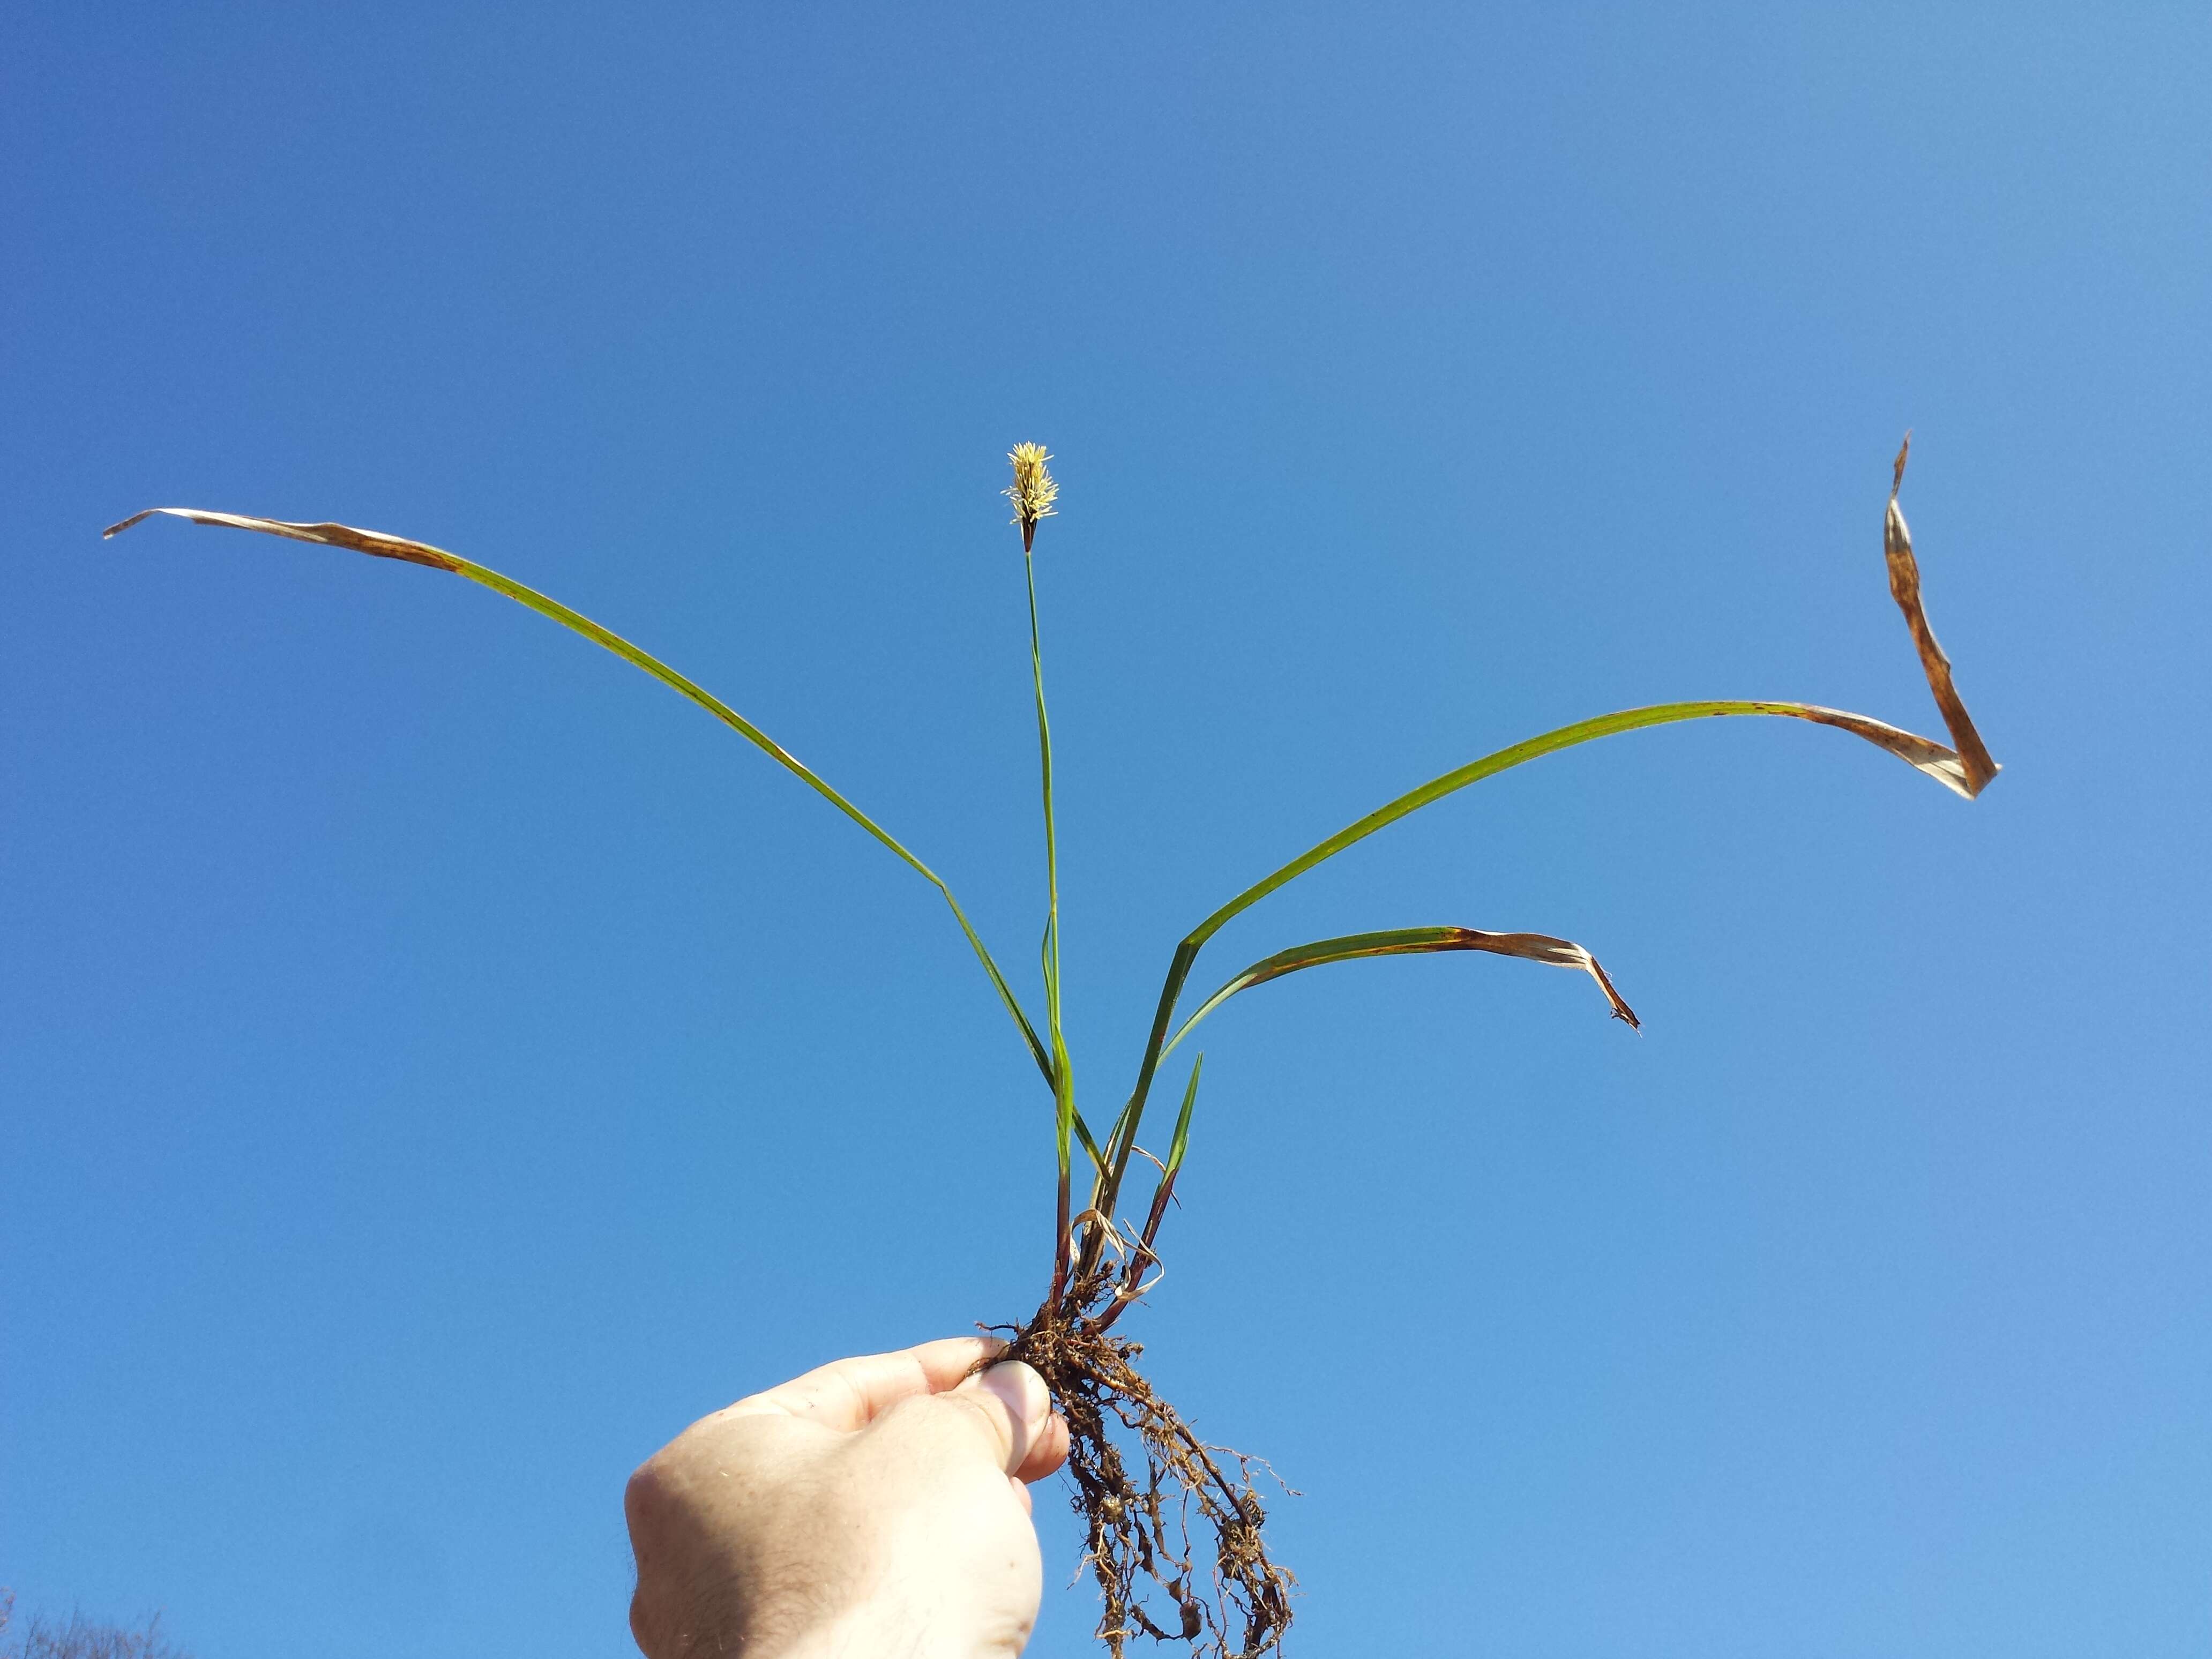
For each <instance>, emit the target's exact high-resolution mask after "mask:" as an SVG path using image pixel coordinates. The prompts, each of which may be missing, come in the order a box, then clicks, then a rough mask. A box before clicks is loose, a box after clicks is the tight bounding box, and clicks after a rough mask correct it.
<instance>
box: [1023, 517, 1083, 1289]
mask: <svg viewBox="0 0 2212 1659" xmlns="http://www.w3.org/2000/svg"><path fill="white" fill-rule="evenodd" d="M1022 574H1023V576H1024V579H1025V580H1026V581H1027V584H1028V586H1029V598H1030V684H1032V685H1033V686H1034V687H1035V688H1036V718H1037V774H1038V779H1039V781H1040V784H1041V786H1042V788H1041V793H1042V796H1043V800H1044V878H1045V904H1046V908H1045V923H1044V946H1043V951H1042V955H1043V968H1044V1023H1045V1034H1046V1037H1047V1040H1048V1042H1050V1043H1051V1045H1052V1070H1051V1073H1050V1077H1051V1079H1052V1099H1053V1113H1054V1143H1055V1150H1056V1151H1057V1152H1058V1155H1059V1159H1060V1198H1059V1202H1058V1204H1057V1206H1055V1214H1054V1224H1053V1225H1054V1232H1053V1247H1052V1291H1051V1294H1050V1295H1049V1296H1048V1297H1046V1299H1045V1305H1046V1306H1047V1307H1048V1308H1049V1307H1056V1306H1058V1305H1059V1303H1060V1292H1061V1291H1063V1290H1064V1289H1065V1288H1066V1283H1067V1226H1068V1210H1069V1198H1070V1194H1069V1185H1070V1180H1071V1174H1072V1171H1071V1167H1070V1166H1071V1158H1070V1153H1071V1152H1072V1150H1073V1149H1072V1145H1071V1143H1072V1142H1073V1138H1074V1130H1075V1078H1074V1071H1073V1066H1072V1065H1071V1064H1070V1062H1069V1060H1068V1055H1067V1036H1066V1028H1065V1027H1064V1026H1063V1025H1062V1024H1061V1022H1060V831H1059V825H1058V823H1057V821H1056V819H1055V818H1054V813H1053V801H1052V720H1051V717H1050V716H1049V715H1048V714H1047V713H1046V712H1045V702H1044V646H1043V640H1042V631H1041V630H1040V629H1039V628H1038V625H1037V597H1036V557H1035V556H1034V555H1032V554H1031V553H1030V535H1029V534H1024V536H1023V538H1022ZM1086 1139H1088V1137H1087V1136H1086Z"/></svg>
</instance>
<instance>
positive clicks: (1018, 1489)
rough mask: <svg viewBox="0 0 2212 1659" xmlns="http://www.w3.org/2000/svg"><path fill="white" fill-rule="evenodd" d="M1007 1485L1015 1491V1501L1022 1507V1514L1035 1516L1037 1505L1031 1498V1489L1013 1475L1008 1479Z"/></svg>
mask: <svg viewBox="0 0 2212 1659" xmlns="http://www.w3.org/2000/svg"><path fill="white" fill-rule="evenodd" d="M1006 1484H1007V1485H1008V1486H1012V1488H1013V1489H1014V1501H1015V1502H1016V1503H1018V1504H1020V1505H1021V1506H1022V1513H1023V1514H1024V1515H1035V1514H1036V1503H1035V1501H1034V1500H1033V1499H1031V1498H1030V1489H1029V1488H1028V1487H1027V1486H1024V1485H1023V1484H1022V1483H1021V1482H1020V1481H1019V1480H1017V1479H1015V1478H1014V1477H1013V1476H1012V1475H1011V1474H1010V1475H1008V1476H1007V1477H1006Z"/></svg>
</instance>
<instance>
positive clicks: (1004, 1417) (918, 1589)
mask: <svg viewBox="0 0 2212 1659" xmlns="http://www.w3.org/2000/svg"><path fill="white" fill-rule="evenodd" d="M1004 1346H1005V1344H1004V1343H1002V1342H999V1341H997V1340H987V1339H984V1338H979V1337H955V1338H951V1339H950V1340H945V1341H941V1342H925V1343H923V1344H922V1345H921V1346H920V1347H915V1348H907V1349H904V1350H902V1352H897V1353H884V1354H872V1355H869V1356H867V1357H866V1358H859V1359H841V1360H839V1361H838V1362H837V1363H836V1364H831V1365H824V1366H823V1367H822V1368H821V1369H820V1370H811V1371H809V1372H807V1373H806V1375H805V1376H800V1377H796V1378H794V1379H793V1380H792V1381H791V1382H789V1383H784V1384H783V1385H782V1386H781V1388H775V1389H769V1391H768V1392H767V1393H765V1394H757V1395H752V1396H750V1398H748V1399H744V1400H740V1401H738V1403H737V1404H736V1405H734V1406H731V1407H726V1409H724V1410H722V1411H719V1412H716V1413H714V1414H713V1415H712V1416H710V1417H703V1418H702V1419H699V1421H697V1422H696V1423H694V1424H693V1425H691V1426H690V1428H688V1429H686V1430H684V1432H683V1433H682V1434H680V1435H678V1436H677V1437H676V1438H675V1439H673V1440H671V1441H670V1442H669V1443H668V1444H667V1445H665V1446H664V1447H662V1448H661V1449H659V1451H658V1452H656V1453H654V1454H653V1456H652V1457H651V1458H649V1459H647V1462H645V1464H644V1466H643V1467H641V1468H640V1469H639V1470H638V1471H637V1473H636V1474H634V1475H632V1476H631V1477H630V1480H629V1491H628V1492H626V1493H625V1494H624V1495H623V1509H624V1510H625V1511H626V1512H627V1513H628V1516H629V1535H630V1546H631V1548H632V1549H633V1550H634V1551H635V1553H636V1556H637V1593H636V1595H635V1596H633V1597H632V1598H631V1601H630V1610H629V1622H630V1630H631V1632H632V1633H633V1634H635V1636H636V1638H637V1644H638V1646H639V1647H640V1648H641V1649H642V1650H644V1652H645V1653H646V1655H647V1659H691V1656H694V1655H708V1654H742V1655H744V1656H745V1659H833V1656H846V1655H850V1656H854V1659H862V1656H866V1659H894V1656H895V1659H984V1656H1001V1655H1011V1654H1018V1653H1019V1652H1020V1651H1021V1650H1022V1648H1023V1646H1024V1644H1026V1643H1027V1642H1028V1640H1029V1637H1030V1629H1031V1627H1032V1626H1034V1625H1035V1624H1036V1612H1037V1601H1038V1598H1039V1596H1040V1595H1041V1594H1042V1589H1043V1576H1044V1570H1043V1565H1042V1561H1041V1560H1040V1559H1039V1557H1038V1554H1037V1542H1036V1528H1034V1527H1033V1526H1032V1525H1031V1524H1030V1494H1029V1488H1028V1487H1027V1486H1024V1484H1023V1483H1024V1481H1028V1480H1042V1479H1043V1478H1044V1477H1045V1476H1046V1475H1048V1474H1051V1473H1052V1472H1053V1471H1054V1469H1057V1468H1059V1467H1060V1464H1061V1463H1062V1462H1065V1461H1066V1457H1067V1425H1066V1423H1064V1422H1062V1421H1061V1420H1060V1418H1059V1417H1058V1416H1057V1415H1055V1414H1054V1412H1053V1410H1052V1400H1051V1396H1050V1395H1048V1393H1047V1392H1046V1389H1045V1386H1044V1383H1043V1380H1042V1378H1040V1377H1039V1376H1037V1374H1036V1372H1035V1371H1033V1370H1030V1368H1029V1367H1028V1366H1027V1365H1024V1364H1021V1363H1020V1362H1019V1361H1018V1360H1017V1361H1011V1362H1008V1363H1006V1364H999V1365H994V1366H993V1367H992V1368H991V1369H990V1370H987V1371H983V1372H981V1373H980V1374H978V1375H974V1376H971V1375H970V1374H969V1373H970V1372H971V1371H973V1370H975V1365H976V1364H977V1363H978V1362H979V1361H981V1360H983V1359H986V1358H989V1357H990V1356H992V1355H994V1354H995V1353H997V1352H1000V1350H1001V1349H1002V1348H1003V1347H1004Z"/></svg>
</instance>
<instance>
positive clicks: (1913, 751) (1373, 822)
mask: <svg viewBox="0 0 2212 1659" xmlns="http://www.w3.org/2000/svg"><path fill="white" fill-rule="evenodd" d="M1910 447H1911V434H1909V433H1908V434H1907V435H1906V439H1905V447H1904V448H1900V449H1899V451H1898V454H1897V461H1896V464H1895V466H1894V468H1893V471H1892V474H1891V478H1890V493H1889V504H1888V507H1887V512H1886V513H1885V515H1884V519H1883V527H1882V551H1883V556H1884V559H1885V561H1886V562H1887V566H1888V571H1889V583H1890V593H1891V596H1892V597H1893V599H1896V601H1897V604H1898V607H1899V610H1901V611H1903V612H1904V613H1905V625H1906V627H1907V629H1909V630H1910V631H1911V635H1912V640H1913V644H1914V647H1915V648H1916V650H1917V652H1918V653H1919V657H1920V663H1921V667H1922V670H1923V672H1924V673H1925V675H1926V676H1927V679H1928V689H1929V693H1930V695H1931V696H1934V697H1935V699H1936V707H1937V708H1939V709H1940V710H1941V711H1942V715H1943V720H1944V724H1945V726H1946V727H1947V728H1948V731H1949V732H1950V733H1951V735H1952V738H1953V741H1954V742H1955V743H1957V744H1958V745H1959V747H1958V748H1957V749H1955V750H1954V749H1947V748H1945V747H1944V746H1943V745H1942V744H1940V743H1937V742H1936V741H1935V740H1934V739H1932V738H1923V737H1921V736H1920V735H1918V734H1917V732H1907V731H1905V730H1903V729H1901V728H1900V727H1898V726H1891V725H1889V724H1888V723H1887V721H1884V720H1872V719H1869V717H1868V716H1866V715H1864V714H1851V713H1849V712H1848V711H1846V710H1844V709H1840V708H1824V707H1822V706H1821V705H1820V704H1819V703H1809V702H1748V701H1727V702H1668V703H1656V704H1654V705H1652V706H1651V707H1650V708H1626V709H1622V710H1620V712H1619V713H1617V714H1601V715H1599V716H1597V717H1596V718H1595V720H1578V721H1577V722H1576V723H1575V724H1574V725H1572V726H1561V727H1559V729H1558V730H1557V731H1554V732H1545V733H1544V734H1543V735H1542V736H1541V737H1534V738H1528V739H1527V740H1526V741H1525V742H1522V743H1516V744H1513V745H1512V746H1511V747H1510V748H1507V749H1500V750H1497V751H1496V752H1494V753H1492V754H1488V755H1485V756H1483V757H1481V758H1480V759H1479V760H1474V761H1469V762H1468V763H1467V764H1466V765H1465V766H1462V767H1457V768H1455V769H1453V770H1451V771H1449V772H1446V773H1444V774H1443V775H1442V776H1440V777H1435V778H1431V779H1430V780H1429V781H1428V782H1426V783H1425V784H1422V785H1420V786H1419V787H1416V788H1413V789H1409V790H1407V792H1406V793H1404V794H1402V795H1401V796H1399V797H1398V798H1397V799H1395V800H1392V801H1389V802H1386V803H1385V804H1384V805H1381V806H1378V807H1377V808H1376V809H1375V811H1372V812H1370V813H1369V814H1368V815H1367V816H1366V817H1363V818H1360V819H1359V820H1358V821H1357V822H1356V823H1350V824H1347V825H1346V826H1345V828H1343V829H1340V830H1338V831H1337V832H1336V834H1334V836H1330V837H1329V838H1328V840H1326V841H1324V842H1320V843H1318V844H1317V845H1316V846H1314V847H1311V848H1308V849H1307V850H1306V851H1305V852H1304V853H1301V854H1299V855H1298V856H1297V858H1294V859H1292V860H1291V861H1290V862H1289V863H1288V864H1285V865H1284V866H1282V867H1281V868H1280V869H1279V870H1276V871H1274V872H1273V873H1271V874H1269V875H1267V876H1266V877H1264V878H1261V880H1259V881H1257V882H1255V883H1254V884H1252V885H1251V886H1249V887H1248V888H1246V889H1245V890H1243V892H1241V893H1239V894H1237V896H1236V897H1234V898H1232V899H1231V900H1230V901H1229V902H1227V903H1226V904H1225V905H1223V906H1222V907H1221V908H1219V909H1218V910H1216V911H1215V912H1214V913H1213V914H1212V915H1210V916H1208V917H1206V920H1205V921H1201V922H1200V923H1199V925H1198V926H1197V927H1194V928H1193V929H1192V930H1191V931H1190V933H1188V934H1187V935H1185V936H1184V938H1183V939H1182V942H1181V943H1180V944H1178V945H1176V952H1175V957H1174V959H1173V960H1172V961H1171V962H1170V963H1169V964H1168V973H1167V979H1166V981H1165V982H1164V984H1163V985H1162V986H1161V987H1160V1000H1159V1004H1158V1007H1157V1008H1156V1009H1155V1010H1154V1011H1153V1015H1152V1032H1151V1034H1150V1036H1149V1037H1148V1038H1147V1040H1146V1045H1145V1054H1144V1059H1143V1060H1142V1061H1141V1062H1139V1066H1138V1072H1137V1083H1136V1086H1135V1087H1134V1088H1133V1089H1132V1090H1131V1091H1130V1093H1129V1098H1128V1101H1127V1103H1126V1104H1125V1105H1124V1106H1123V1107H1122V1108H1121V1114H1120V1115H1119V1116H1118V1117H1116V1119H1115V1123H1114V1127H1113V1128H1112V1130H1111V1131H1109V1133H1108V1135H1107V1137H1106V1145H1107V1148H1108V1151H1109V1152H1111V1153H1113V1154H1114V1155H1115V1156H1114V1165H1113V1168H1112V1170H1109V1172H1108V1173H1107V1174H1106V1176H1104V1177H1103V1179H1102V1181H1101V1182H1100V1192H1099V1198H1100V1200H1101V1207H1103V1208H1108V1209H1110V1207H1111V1206H1112V1205H1113V1203H1114V1202H1115V1200H1117V1199H1118V1198H1119V1196H1120V1193H1121V1181H1122V1178H1123V1176H1125V1175H1126V1173H1127V1169H1128V1163H1129V1149H1130V1148H1131V1147H1133V1146H1134V1145H1135V1143H1136V1131H1137V1124H1138V1121H1139V1119H1140V1118H1141V1117H1142V1116H1143V1115H1144V1110H1145V1103H1146V1098H1147V1097H1149V1096H1150V1094H1151V1092H1152V1077H1153V1073H1154V1072H1155V1071H1156V1070H1157V1068H1158V1065H1159V1060H1160V1056H1161V1054H1163V1053H1164V1052H1165V1045H1166V1043H1167V1041H1168V1036H1169V1031H1170V1027H1171V1025H1172V1024H1173V1021H1174V1018H1175V1012H1176V1003H1177V1001H1178V1000H1180V998H1181V997H1182V989H1183V985H1184V982H1185V981H1186V980H1188V977H1189V975H1190V969H1191V966H1192V964H1193V963H1194V962H1195V961H1196V960H1197V959H1198V953H1199V951H1200V950H1202V949H1203V948H1204V947H1205V945H1206V941H1207V940H1209V939H1212V937H1213V936H1214V934H1216V933H1219V932H1220V931H1221V929H1222V928H1223V927H1225V926H1226V925H1227V924H1228V923H1229V922H1230V921H1232V920H1233V919H1234V918H1236V917H1237V916H1238V915H1242V914H1243V912H1244V911H1246V910H1248V909H1249V908H1251V907H1252V906H1253V905H1255V904H1257V903H1258V902H1260V901H1261V899H1263V898H1265V897H1267V896H1268V895H1269V894H1270V893H1273V892H1274V891H1276V890H1278V889H1279V888H1282V887H1285V886H1286V885H1288V884H1290V883H1291V882H1293V881H1295V880H1297V878H1299V877H1300V876H1302V875H1304V874H1305V873H1306V872H1308V871H1309V870H1311V869H1313V868H1314V867H1315V866H1317V865H1320V864H1322V863H1324V862H1326V861H1327V860H1329V859H1332V858H1334V857H1335V856H1336V855H1337V854H1339V853H1341V852H1343V851H1344V850H1345V849H1346V848H1348V847H1352V846H1356V845H1357V844H1358V843H1359V842H1363V841H1364V840H1366V839H1367V837H1368V836H1371V835H1373V834H1375V832H1376V830H1378V829H1387V828H1389V826H1390V825H1391V824H1394V823H1397V822H1398V820H1399V819H1401V818H1402V817H1408V816H1410V815H1411V814H1413V813H1414V812H1418V811H1420V810H1421V809H1422V808H1423V807H1425V806H1430V805H1434V804H1435V803H1436V802H1437V801H1440V800H1442V799H1444V798H1445V797H1446V796H1447V795H1451V794H1455V793H1457V792H1458V791H1460V790H1462V789H1464V788H1466V787H1468V785H1469V784H1473V783H1479V782H1480V781H1482V780H1483V779H1485V778H1490V777H1495V776H1496V775H1498V773H1500V772H1504V771H1507V770H1510V769H1512V768H1513V767H1516V766H1520V765H1522V764H1524V763H1527V762H1528V761H1532V760H1536V759H1539V758H1541V757H1543V756H1546V755H1554V754H1557V753H1559V751H1560V750H1563V749H1572V748H1574V747H1576V746H1577V744H1585V743H1590V742H1593V741H1595V739H1597V738H1607V737H1613V736H1614V735H1616V734H1618V733H1620V732H1636V731H1641V730H1643V729H1644V728H1645V727H1648V726H1667V725H1671V724H1673V723H1674V722H1676V721H1678V720H1706V719H1713V718H1719V717H1725V716H1729V715H1735V714H1765V715H1776V716H1779V717H1781V718H1783V719H1785V720H1808V721H1810V722H1812V723H1813V724H1814V725H1818V726H1834V727H1835V728H1837V730H1838V731H1842V732H1850V733H1851V735H1852V736H1854V737H1857V738H1863V739H1865V740H1866V741H1867V742H1869V743H1871V744H1874V745H1875V747H1877V748H1880V749H1884V750H1887V751H1888V752H1889V753H1891V754H1893V755H1895V756H1896V757H1898V758H1899V760H1901V761H1903V762H1904V763H1905V764H1906V765H1908V766H1910V767H1911V768H1912V769H1914V770H1915V771H1918V772H1924V773H1926V774H1927V775H1929V777H1931V778H1933V779H1935V780H1936V782H1938V783H1940V784H1942V786H1943V787H1945V788H1947V789H1948V790H1950V791H1952V792H1953V793H1955V794H1959V795H1961V796H1964V797H1965V798H1966V799H1968V800H1972V799H1973V798H1974V797H1975V796H1977V795H1978V794H1980V793H1981V792H1982V791H1983V790H1984V788H1986V787H1988V786H1989V782H1990V779H1992V778H1994V777H1995V776H1996V774H1997V770H1998V768H1997V763H1996V761H1995V760H1993V759H1991V758H1990V753H1989V750H1987V749H1986V748H1984V746H1983V744H1982V740H1981V736H1980V734H1979V733H1978V732H1976V731H1975V729H1974V724H1973V721H1972V720H1971V719H1969V718H1968V717H1967V714H1966V705H1965V703H1964V702H1962V701H1961V700H1960V697H1959V694H1958V691H1957V690H1956V688H1955V687H1954V685H1953V684H1952V681H1951V664H1950V659H1948V657H1946V656H1945V655H1944V654H1943V652H1942V647H1940V646H1938V645H1937V644H1936V636H1935V635H1934V633H1933V632H1932V631H1931V630H1930V629H1929V626H1928V619H1927V614H1926V611H1925V609H1924V607H1923V604H1922V600H1921V596H1920V568H1919V564H1918V562H1917V560H1916V559H1915V558H1914V556H1913V552H1912V539H1911V535H1910V533H1909V532H1907V531H1906V529H1905V515H1904V513H1902V512H1901V511H1900V510H1899V507H1898V505H1897V492H1898V489H1899V486H1900V485H1901V484H1902V483H1903V482H1904V478H1905V454H1906V451H1907V450H1908V449H1909V448H1910Z"/></svg>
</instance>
